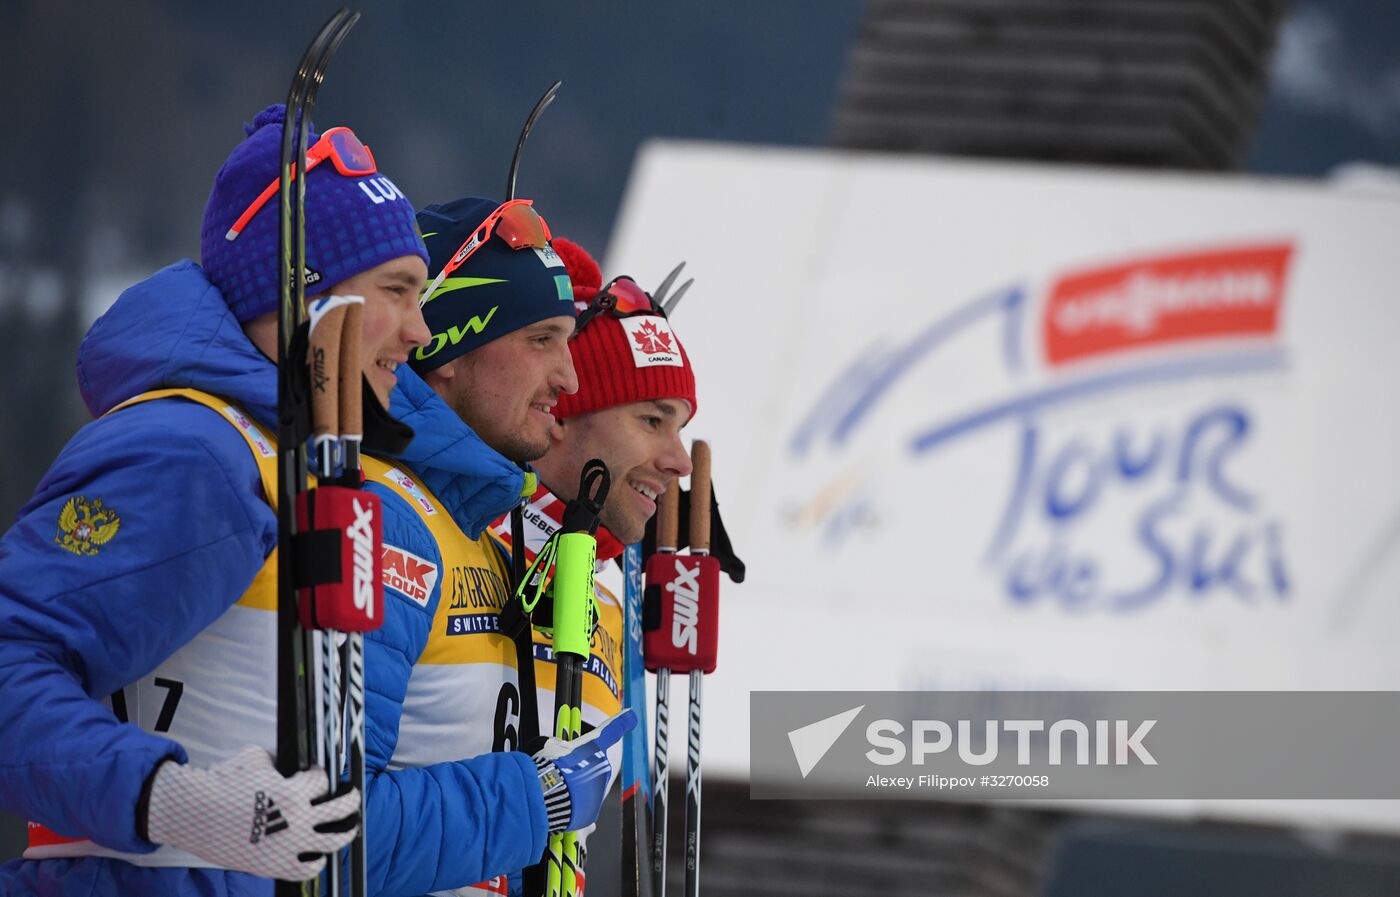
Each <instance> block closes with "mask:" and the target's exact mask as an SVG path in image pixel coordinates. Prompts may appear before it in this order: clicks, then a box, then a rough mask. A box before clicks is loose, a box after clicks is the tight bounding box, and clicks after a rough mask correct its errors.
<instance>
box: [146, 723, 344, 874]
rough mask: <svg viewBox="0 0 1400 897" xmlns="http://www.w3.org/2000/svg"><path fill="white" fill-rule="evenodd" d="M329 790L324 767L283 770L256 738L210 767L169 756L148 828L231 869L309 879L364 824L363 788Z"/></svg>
mask: <svg viewBox="0 0 1400 897" xmlns="http://www.w3.org/2000/svg"><path fill="white" fill-rule="evenodd" d="M325 792H326V773H325V772H324V771H323V770H321V769H317V768H312V769H308V770H304V771H303V772H299V773H297V774H296V775H294V776H292V777H291V778H284V777H283V776H282V774H281V773H280V772H278V771H277V769H276V767H275V766H273V764H272V756H271V755H270V754H269V753H268V752H267V751H265V750H263V749H262V748H260V747H256V746H251V745H250V746H249V747H246V748H244V749H243V750H241V751H239V752H238V753H237V754H235V755H233V756H232V757H230V758H229V759H227V760H225V761H224V762H223V763H220V764H218V765H216V766H212V767H210V768H208V769H194V768H191V767H190V766H187V765H185V764H181V763H176V762H174V761H173V760H172V761H167V762H165V763H163V764H161V766H160V767H158V768H157V769H156V771H155V773H154V774H153V775H152V776H151V780H150V784H149V797H148V798H147V801H146V806H147V810H146V816H145V820H144V821H145V830H144V832H143V833H142V834H144V835H145V836H146V838H147V839H148V840H150V841H154V842H156V843H157V844H165V845H168V846H170V847H176V848H179V849H180V850H185V851H188V852H190V853H192V854H194V855H195V856H197V857H200V858H201V859H205V860H208V861H209V862H211V863H214V864H215V865H217V866H220V867H222V868H225V869H236V870H238V871H240V872H251V873H252V874H254V875H260V876H262V877H264V878H280V879H283V880H285V881H305V880H306V879H308V878H314V877H315V876H316V875H317V874H319V873H320V871H321V869H322V868H323V867H324V866H325V864H326V858H325V856H324V854H327V853H330V852H332V851H335V850H339V849H340V848H341V847H344V846H345V845H346V844H348V843H350V841H351V839H353V838H354V837H355V832H356V831H357V830H358V829H359V825H360V795H359V792H358V791H355V790H351V791H349V792H348V793H345V794H340V795H337V796H334V797H332V796H331V795H328V794H326V793H325Z"/></svg>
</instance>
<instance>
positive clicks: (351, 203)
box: [199, 104, 428, 322]
mask: <svg viewBox="0 0 1400 897" xmlns="http://www.w3.org/2000/svg"><path fill="white" fill-rule="evenodd" d="M285 118H286V108H285V107H284V106H282V105H280V104H279V105H275V106H269V107H267V108H266V109H264V110H263V111H262V112H259V113H258V115H257V117H256V118H254V119H253V123H252V124H251V125H244V126H243V131H244V133H245V134H246V135H247V138H246V139H245V140H244V141H243V142H242V143H240V144H239V145H238V146H237V147H235V148H234V150H233V152H232V153H230V154H229V157H228V160H227V161H226V162H224V165H223V167H222V168H220V169H219V173H218V174H217V175H215V176H214V188H213V189H212V190H211V191H210V192H209V202H208V204H207V205H206V206H205V207H204V225H203V227H202V228H201V230H200V252H199V254H200V261H201V264H202V265H203V266H204V270H205V273H207V274H208V275H209V280H210V281H211V282H212V283H213V284H214V286H216V287H218V288H219V292H221V293H223V296H224V301H225V302H227V303H228V307H229V310H230V311H232V312H233V314H234V316H235V317H237V318H238V320H239V321H240V322H242V321H248V320H251V319H252V318H256V317H258V316H259V315H262V314H266V313H267V312H270V311H273V310H275V309H276V308H277V303H278V299H279V292H280V291H279V286H278V283H277V271H278V269H279V268H280V262H279V260H278V250H277V231H278V220H279V215H278V200H277V197H276V196H274V197H273V198H272V200H271V201H269V202H268V203H266V204H265V205H264V206H263V207H262V208H261V209H259V210H258V212H257V214H255V215H254V216H253V218H252V220H251V221H249V222H248V224H247V226H246V227H244V228H243V231H242V232H241V233H240V234H239V235H238V237H237V238H236V239H233V240H229V239H228V238H227V234H228V231H229V227H230V226H231V225H232V224H233V223H234V221H236V220H237V219H238V217H239V216H240V215H242V214H243V211H244V210H245V209H247V208H248V206H249V205H250V204H251V203H252V202H253V200H254V199H256V198H257V197H258V195H259V194H260V193H262V191H263V190H264V189H266V187H267V185H268V184H270V183H272V182H273V181H275V180H276V179H277V176H278V157H279V155H280V152H281V147H282V122H283V120H284V119H285ZM318 139H320V134H318V133H317V132H316V131H315V129H314V128H313V129H312V131H311V134H310V136H309V137H308V138H307V147H308V148H309V147H311V146H313V145H315V143H316V141H317V140H318ZM406 255H416V256H418V257H419V258H421V259H422V260H423V262H424V264H426V263H427V262H428V250H427V248H426V247H425V246H424V245H423V238H422V237H420V236H419V235H418V226H417V223H416V221H415V219H414V208H413V204H412V203H411V202H409V201H408V199H407V198H406V197H405V196H404V195H403V193H402V192H401V191H400V190H399V188H398V187H396V186H395V185H394V182H393V181H391V180H389V178H388V177H386V176H385V175H384V174H383V173H379V172H376V173H374V174H369V175H364V176H362V177H346V176H345V175H342V174H341V173H340V172H339V171H337V170H336V167H335V165H334V163H333V162H332V161H331V160H326V161H325V162H323V163H321V164H320V165H317V166H316V167H315V168H313V169H311V175H310V177H308V178H307V181H306V267H307V269H308V270H307V271H306V272H305V277H306V293H307V295H308V296H313V295H316V294H317V293H322V292H325V291H326V290H329V289H330V288H331V287H333V286H335V285H336V284H338V283H340V282H341V281H343V280H346V279H347V278H350V277H354V276H355V275H356V274H359V273H360V272H362V271H368V270H369V269H370V268H373V267H375V266H376V265H379V264H382V263H383V262H387V261H389V260H390V259H396V258H401V257H403V256H406Z"/></svg>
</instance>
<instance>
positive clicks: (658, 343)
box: [632, 321, 676, 355]
mask: <svg viewBox="0 0 1400 897" xmlns="http://www.w3.org/2000/svg"><path fill="white" fill-rule="evenodd" d="M632 339H633V340H635V341H636V343H637V348H638V349H641V350H642V351H643V352H645V353H647V354H648V355H656V354H659V353H661V352H674V351H676V350H675V347H673V346H672V345H671V334H669V333H662V332H661V330H660V329H659V328H658V327H657V326H656V325H655V324H653V323H652V322H651V321H647V322H646V323H645V324H643V325H642V326H641V327H639V328H638V329H637V332H636V333H633V334H632Z"/></svg>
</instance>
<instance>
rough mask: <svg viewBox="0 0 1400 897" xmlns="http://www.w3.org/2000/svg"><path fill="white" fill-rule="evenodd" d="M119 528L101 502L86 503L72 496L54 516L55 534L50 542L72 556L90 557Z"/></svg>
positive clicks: (111, 513) (114, 517) (110, 511)
mask: <svg viewBox="0 0 1400 897" xmlns="http://www.w3.org/2000/svg"><path fill="white" fill-rule="evenodd" d="M121 525H122V519H121V518H120V517H118V516H117V512H116V511H114V510H112V509H111V508H108V507H104V506H103V504H102V499H100V498H95V499H93V500H92V501H88V500H87V499H86V498H84V497H83V496H81V495H75V496H73V497H72V498H70V499H68V502H67V503H66V504H65V505H64V506H63V510H62V511H59V512H58V532H57V533H55V534H54V537H53V540H54V542H56V543H58V545H59V546H60V547H62V548H64V549H65V550H67V551H71V552H73V553H74V554H76V555H79V556H81V557H92V556H93V555H95V554H97V551H98V549H99V548H100V547H101V546H103V545H106V544H107V543H108V542H110V541H112V537H113V536H115V535H116V534H117V530H118V529H120V528H121Z"/></svg>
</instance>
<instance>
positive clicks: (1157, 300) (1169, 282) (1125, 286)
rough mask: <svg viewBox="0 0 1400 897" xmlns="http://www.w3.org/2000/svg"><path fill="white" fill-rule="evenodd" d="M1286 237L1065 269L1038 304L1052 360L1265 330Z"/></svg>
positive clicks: (1287, 247)
mask: <svg viewBox="0 0 1400 897" xmlns="http://www.w3.org/2000/svg"><path fill="white" fill-rule="evenodd" d="M1292 254H1293V246H1292V244H1289V243H1274V244H1264V245H1257V246H1244V247H1236V248H1233V249H1219V250H1210V251H1205V252H1192V253H1182V254H1178V255H1169V256H1158V257H1155V258H1148V259H1137V260H1134V261H1130V262H1125V263H1121V264H1118V265H1114V266H1112V267H1108V268H1094V269H1091V270H1087V271H1077V272H1075V273H1073V274H1069V275H1066V276H1065V277H1062V278H1060V279H1059V281H1058V282H1056V284H1055V286H1054V288H1053V289H1051V291H1050V298H1049V299H1048V300H1047V301H1046V303H1045V320H1044V327H1045V356H1046V359H1047V360H1048V361H1049V362H1050V364H1052V365H1057V364H1064V363H1066V362H1070V361H1076V360H1082V359H1085V358H1089V357H1092V356H1095V355H1102V354H1104V353H1107V352H1118V351H1122V350H1125V349H1133V348H1137V347H1139V346H1150V345H1154V344H1157V343H1175V342H1185V341H1190V340H1196V339H1210V338H1216V337H1227V336H1273V335H1274V334H1276V333H1277V332H1278V324H1279V308H1280V307H1281V306H1282V304H1283V292H1284V283H1285V280H1286V278H1287V276H1288V262H1289V259H1290V257H1291V256H1292Z"/></svg>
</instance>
